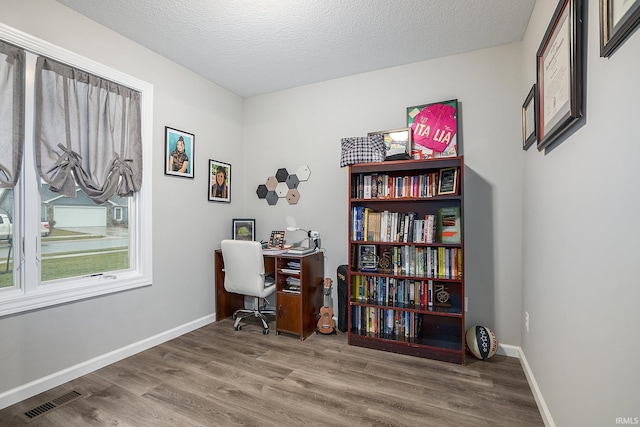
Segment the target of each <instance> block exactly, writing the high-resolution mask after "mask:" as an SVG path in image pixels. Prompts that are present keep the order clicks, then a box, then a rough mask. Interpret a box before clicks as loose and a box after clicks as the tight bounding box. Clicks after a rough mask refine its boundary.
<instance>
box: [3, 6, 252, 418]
mask: <svg viewBox="0 0 640 427" xmlns="http://www.w3.org/2000/svg"><path fill="white" fill-rule="evenodd" d="M0 21H1V22H2V23H4V24H6V25H9V26H12V27H14V28H17V29H19V30H21V31H24V32H26V33H28V34H31V35H33V36H35V37H39V38H41V39H44V40H46V41H48V42H50V43H54V44H57V45H59V46H61V47H64V48H66V49H69V50H71V51H73V52H75V53H78V54H81V55H84V56H86V57H88V58H90V59H93V60H96V61H98V62H101V63H103V64H105V65H107V66H110V67H112V68H115V69H118V70H120V71H122V72H125V73H128V74H130V75H132V76H134V77H137V78H139V79H141V80H145V81H147V82H149V83H151V84H153V85H154V109H153V117H154V123H153V136H154V137H153V145H152V146H147V147H144V149H145V150H152V151H153V163H154V164H153V165H145V167H149V166H152V167H153V246H154V252H153V265H154V270H153V277H154V283H153V285H152V286H150V287H146V288H143V289H137V290H133V291H129V292H123V293H119V294H114V295H110V296H105V297H100V298H94V299H90V300H85V301H81V302H77V303H72V304H66V305H62V306H57V307H53V308H48V309H42V310H37V311H32V312H28V313H24V314H18V315H13V316H8V317H2V318H0V343H1V344H0V361H1V362H0V407H2V404H5V406H6V404H7V403H10V402H11V400H12V399H13V398H14V397H15V396H16V394H15V393H13V392H11V391H12V390H13V391H15V390H16V388H22V387H23V386H24V387H27V388H29V387H32V388H31V389H32V390H35V389H37V387H38V386H39V384H51V381H55V378H54V379H51V378H50V377H49V378H48V377H47V376H50V375H51V376H54V377H55V376H60V375H61V372H62V373H63V374H64V370H65V369H68V368H71V367H77V366H78V365H79V364H83V363H89V365H91V363H93V362H95V363H99V362H96V361H95V359H94V358H104V357H105V355H109V354H110V352H116V351H118V350H120V349H122V348H125V347H127V346H131V345H134V344H136V343H139V342H141V341H144V340H149V339H150V338H151V337H156V336H157V335H158V334H166V333H167V331H172V330H173V329H174V328H179V327H182V326H183V325H188V324H190V322H195V324H197V323H198V322H200V323H202V322H207V321H211V320H213V319H212V314H213V311H214V288H213V284H212V283H213V266H212V255H213V250H214V249H215V248H216V247H217V246H218V245H219V243H218V242H219V241H220V240H221V239H222V238H225V237H228V236H229V234H230V231H231V226H230V218H232V217H235V216H242V213H243V210H244V209H243V202H242V198H241V197H233V198H232V200H233V203H231V204H222V203H212V202H209V201H208V200H207V191H208V174H207V167H208V159H210V158H213V159H217V160H222V161H226V162H229V163H231V164H232V165H238V164H241V160H242V148H241V145H240V142H241V138H242V99H241V98H240V97H238V96H236V95H234V94H232V93H230V92H228V91H226V90H223V89H221V88H220V87H218V86H216V85H214V84H212V83H210V82H208V81H206V80H205V79H203V78H201V77H199V76H197V75H195V74H193V73H191V72H189V71H187V70H186V69H184V68H183V67H181V66H180V65H178V64H175V63H173V62H170V61H168V60H166V59H164V58H162V57H160V56H159V55H157V54H155V53H153V52H151V51H149V50H147V49H144V48H142V47H141V46H139V45H137V44H135V43H133V42H131V41H129V40H127V39H125V38H123V37H121V36H119V35H117V34H115V33H113V32H112V31H109V30H107V29H105V28H104V27H102V26H100V25H97V24H96V23H94V22H93V21H90V20H89V19H87V18H85V17H83V16H81V15H79V14H77V13H75V12H73V11H71V10H70V9H67V8H66V7H63V6H61V5H60V4H58V3H56V2H54V1H53V0H30V1H23V0H2V5H1V13H0ZM165 126H171V127H174V128H177V129H181V130H185V131H188V132H191V133H194V134H195V143H196V144H195V156H196V160H195V169H194V172H195V178H194V179H184V178H176V177H171V176H165V175H164V174H163V158H164V127H165ZM233 186H234V189H238V188H242V187H243V186H244V182H243V179H242V174H241V173H240V174H238V175H235V176H234V182H233ZM159 339H161V338H159ZM92 361H93V362H92ZM62 377H64V375H62ZM32 382H35V383H36V384H35V385H34V383H32ZM27 392H28V391H25V393H27ZM19 394H20V393H18V395H19Z"/></svg>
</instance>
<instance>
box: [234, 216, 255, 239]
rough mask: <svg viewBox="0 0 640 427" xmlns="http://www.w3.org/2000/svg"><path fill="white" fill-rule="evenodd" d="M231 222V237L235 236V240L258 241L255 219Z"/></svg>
mask: <svg viewBox="0 0 640 427" xmlns="http://www.w3.org/2000/svg"><path fill="white" fill-rule="evenodd" d="M231 221H232V222H231V224H232V225H231V233H232V234H231V235H232V236H233V240H249V241H254V240H256V220H255V219H233V220H231Z"/></svg>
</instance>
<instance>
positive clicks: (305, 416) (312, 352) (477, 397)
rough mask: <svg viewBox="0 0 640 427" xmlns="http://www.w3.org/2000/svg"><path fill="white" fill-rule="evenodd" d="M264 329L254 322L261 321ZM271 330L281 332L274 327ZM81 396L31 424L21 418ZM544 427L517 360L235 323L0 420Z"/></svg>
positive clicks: (174, 343) (41, 398)
mask: <svg viewBox="0 0 640 427" xmlns="http://www.w3.org/2000/svg"><path fill="white" fill-rule="evenodd" d="M253 320H255V319H253ZM272 328H273V326H272ZM71 391H77V392H79V393H81V396H80V397H79V398H77V399H76V400H74V401H71V402H69V403H67V404H65V405H63V406H60V407H57V408H55V409H53V410H50V411H46V412H45V413H44V415H42V416H40V417H38V418H35V419H32V420H31V422H29V423H28V424H27V423H26V422H25V421H24V418H23V417H22V414H24V413H25V412H27V411H29V410H30V409H32V408H36V407H38V406H40V405H42V404H44V403H46V402H49V401H51V400H53V399H56V398H58V397H60V396H63V395H65V394H67V393H69V392H71ZM22 425H28V426H29V427H45V426H46V427H49V426H55V427H58V426H60V427H69V426H134V427H141V426H142V427H146V426H153V427H156V426H188V427H194V426H203V427H204V426H207V427H208V426H303V425H304V426H323V427H324V426H439V427H441V426H456V427H459V426H473V427H477V426H542V425H544V423H543V421H542V418H541V416H540V413H539V411H538V408H537V406H536V403H535V401H534V398H533V395H532V393H531V390H530V389H529V386H528V384H527V380H526V378H525V376H524V373H523V371H522V368H521V366H520V362H519V361H518V360H517V359H515V358H508V357H504V356H499V355H496V356H494V357H493V358H491V359H489V360H487V361H480V360H477V359H475V358H473V356H469V357H468V358H467V365H466V366H459V365H455V364H451V363H446V362H438V361H433V360H426V359H421V358H416V357H411V356H404V355H398V354H394V353H387V352H381V351H376V350H370V349H365V348H360V347H354V346H349V345H348V344H347V335H346V334H343V333H340V332H339V333H338V335H328V336H325V335H313V336H311V337H309V338H307V340H305V341H303V342H301V341H300V340H299V339H297V338H295V337H292V336H287V335H280V336H276V334H275V328H273V330H272V331H271V333H270V334H269V335H263V334H262V330H261V328H260V327H259V326H258V324H257V323H255V322H252V321H251V320H247V321H245V326H244V327H243V329H242V330H241V331H234V330H233V324H232V322H231V320H230V319H226V320H223V321H221V322H217V323H213V324H210V325H208V326H205V327H203V328H200V329H198V330H195V331H193V332H190V333H188V334H185V335H183V336H181V337H178V338H176V339H174V340H171V341H169V342H166V343H164V344H161V345H159V346H156V347H154V348H152V349H149V350H147V351H144V352H142V353H139V354H136V355H134V356H132V357H129V358H127V359H125V360H122V361H120V362H117V363H114V364H112V365H110V366H107V367H105V368H103V369H100V370H97V371H95V372H92V373H90V374H88V375H85V376H83V377H81V378H78V379H76V380H74V381H71V382H69V383H66V384H63V385H61V386H59V387H56V388H54V389H52V390H49V391H47V392H45V393H42V394H40V395H38V396H35V397H33V398H30V399H27V400H25V401H23V402H20V403H17V404H15V405H13V406H10V407H8V408H5V409H4V410H1V411H0V426H11V427H14V426H22Z"/></svg>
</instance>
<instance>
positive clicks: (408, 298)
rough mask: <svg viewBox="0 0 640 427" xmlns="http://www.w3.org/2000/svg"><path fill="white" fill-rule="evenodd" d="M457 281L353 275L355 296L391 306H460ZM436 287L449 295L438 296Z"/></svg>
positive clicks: (424, 307) (356, 299) (364, 300)
mask: <svg viewBox="0 0 640 427" xmlns="http://www.w3.org/2000/svg"><path fill="white" fill-rule="evenodd" d="M454 286H455V285H453V284H451V283H442V282H435V285H434V281H433V280H410V279H396V278H393V277H374V276H352V283H351V299H352V300H353V301H359V302H366V303H368V304H377V305H386V306H389V307H400V308H413V309H419V310H426V309H427V308H429V307H433V306H439V307H452V304H453V307H454V308H455V309H458V310H459V309H460V304H459V303H460V301H459V299H460V298H459V294H458V293H456V292H453V295H450V294H451V293H452V289H453V287H454ZM434 289H435V290H436V291H438V290H445V291H446V292H447V294H449V298H447V299H446V300H443V299H442V298H440V299H438V298H434Z"/></svg>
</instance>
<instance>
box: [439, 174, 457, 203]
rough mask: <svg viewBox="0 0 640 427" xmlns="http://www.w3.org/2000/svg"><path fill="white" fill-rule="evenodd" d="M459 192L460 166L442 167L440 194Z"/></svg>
mask: <svg viewBox="0 0 640 427" xmlns="http://www.w3.org/2000/svg"><path fill="white" fill-rule="evenodd" d="M457 193H458V168H443V169H440V174H439V177H438V196H443V195H446V194H457Z"/></svg>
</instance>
